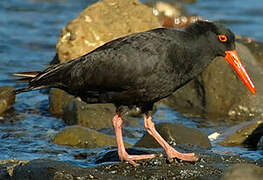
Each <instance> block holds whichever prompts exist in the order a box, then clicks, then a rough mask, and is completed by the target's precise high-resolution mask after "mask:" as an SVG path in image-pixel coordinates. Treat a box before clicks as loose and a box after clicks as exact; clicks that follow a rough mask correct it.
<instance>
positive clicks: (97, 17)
mask: <svg viewBox="0 0 263 180" xmlns="http://www.w3.org/2000/svg"><path fill="white" fill-rule="evenodd" d="M157 27H160V23H159V21H158V18H157V17H155V16H154V15H153V13H152V9H151V8H149V7H147V6H146V5H144V4H142V3H140V2H139V1H138V0H128V1H123V0H103V1H99V2H97V3H95V4H93V5H91V6H89V7H87V8H86V9H84V10H83V11H82V12H81V13H80V14H79V15H78V16H77V17H76V18H75V19H73V20H72V21H70V22H69V23H68V24H67V25H66V27H64V28H63V29H62V31H61V34H60V38H59V40H58V42H57V53H58V59H59V60H60V61H61V62H63V61H65V60H70V59H74V58H77V57H79V56H81V55H84V54H86V53H88V52H90V51H92V50H94V49H96V48H97V47H99V46H101V45H103V44H104V43H106V42H108V41H111V40H113V39H116V38H119V37H122V36H125V35H128V34H132V33H136V32H141V31H146V30H149V29H153V28H157Z"/></svg>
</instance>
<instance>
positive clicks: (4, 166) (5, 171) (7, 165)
mask: <svg viewBox="0 0 263 180" xmlns="http://www.w3.org/2000/svg"><path fill="white" fill-rule="evenodd" d="M26 163H28V161H24V160H18V159H10V160H1V161H0V179H4V180H9V179H10V180H11V179H12V178H11V177H12V176H13V172H14V168H15V167H17V166H20V165H24V164H26Z"/></svg>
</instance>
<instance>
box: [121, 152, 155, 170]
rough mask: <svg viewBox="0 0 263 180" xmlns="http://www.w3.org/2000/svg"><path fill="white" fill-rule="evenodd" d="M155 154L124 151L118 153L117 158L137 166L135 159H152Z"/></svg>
mask: <svg viewBox="0 0 263 180" xmlns="http://www.w3.org/2000/svg"><path fill="white" fill-rule="evenodd" d="M155 156H156V155H155V154H142V155H130V154H128V153H127V152H126V151H125V152H121V153H119V158H120V160H121V161H127V162H128V163H130V164H131V165H133V166H134V167H136V166H138V164H137V163H136V162H135V161H137V160H142V159H152V158H154V157H155Z"/></svg>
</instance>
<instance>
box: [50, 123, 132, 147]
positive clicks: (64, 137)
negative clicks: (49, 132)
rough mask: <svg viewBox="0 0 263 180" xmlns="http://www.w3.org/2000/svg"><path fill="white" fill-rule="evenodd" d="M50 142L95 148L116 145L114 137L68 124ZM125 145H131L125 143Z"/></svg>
mask: <svg viewBox="0 0 263 180" xmlns="http://www.w3.org/2000/svg"><path fill="white" fill-rule="evenodd" d="M52 142H53V143H55V144H59V145H65V146H72V147H81V148H97V147H103V146H111V145H112V146H116V139H115V137H112V136H109V135H106V134H103V133H100V132H98V131H95V130H92V129H89V128H84V127H81V126H69V127H66V128H65V129H63V130H62V131H60V132H59V133H58V134H57V135H56V136H55V137H54V138H53V139H52ZM125 145H126V146H127V147H129V146H131V145H130V144H129V143H125Z"/></svg>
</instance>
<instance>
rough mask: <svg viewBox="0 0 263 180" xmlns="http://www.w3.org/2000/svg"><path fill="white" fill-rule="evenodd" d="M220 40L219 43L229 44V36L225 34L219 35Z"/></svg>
mask: <svg viewBox="0 0 263 180" xmlns="http://www.w3.org/2000/svg"><path fill="white" fill-rule="evenodd" d="M218 39H219V41H221V42H227V36H226V35H224V34H220V35H218Z"/></svg>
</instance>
